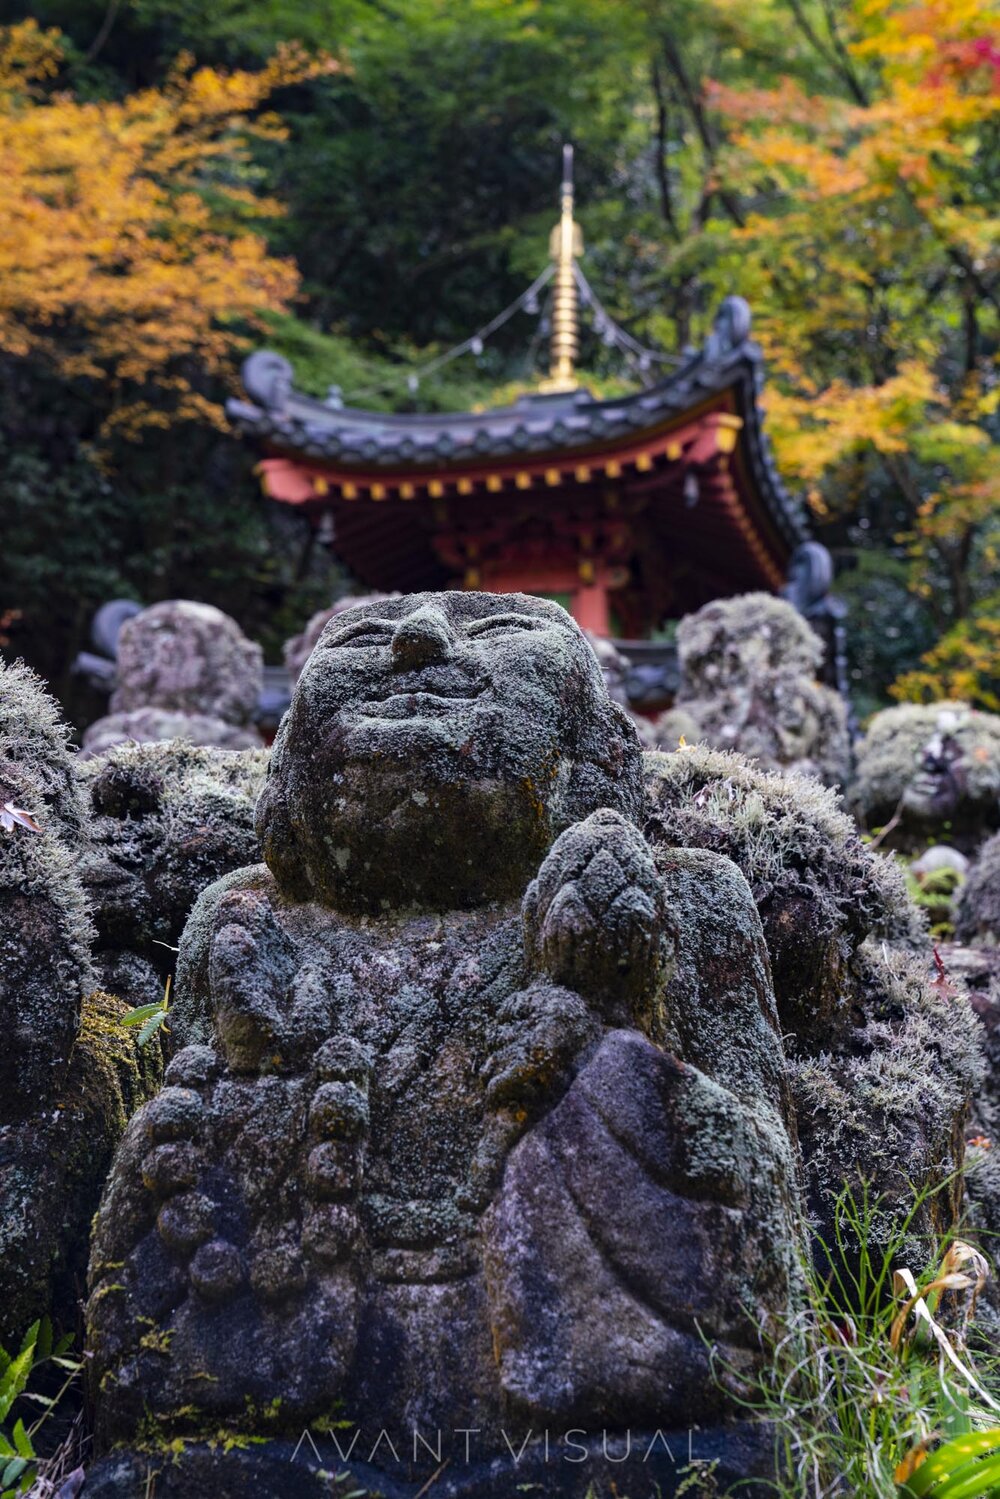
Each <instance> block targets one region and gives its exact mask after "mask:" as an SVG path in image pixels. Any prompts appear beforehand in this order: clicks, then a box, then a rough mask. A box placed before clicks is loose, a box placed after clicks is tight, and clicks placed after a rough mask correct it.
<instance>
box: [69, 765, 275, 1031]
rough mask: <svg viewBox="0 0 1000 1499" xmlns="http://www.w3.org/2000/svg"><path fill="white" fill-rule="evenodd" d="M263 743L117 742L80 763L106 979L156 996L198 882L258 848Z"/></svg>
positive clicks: (87, 862)
mask: <svg viewBox="0 0 1000 1499" xmlns="http://www.w3.org/2000/svg"><path fill="white" fill-rule="evenodd" d="M266 770H267V751H266V750H263V749H256V750H240V751H237V752H233V751H227V750H220V749H214V748H210V747H207V746H202V745H191V744H186V743H184V742H181V741H175V742H174V743H171V744H142V745H119V746H117V747H116V748H114V749H112V750H110V751H109V752H108V753H107V754H106V755H102V756H99V757H95V758H93V759H90V760H86V761H84V762H83V764H82V765H81V766H80V781H81V785H82V788H83V790H84V792H85V794H86V797H87V802H88V810H89V813H90V842H89V846H88V848H87V851H86V853H85V855H84V857H83V860H82V863H81V874H82V878H83V883H84V888H85V890H86V893H87V896H88V898H89V900H90V903H91V910H92V914H93V919H94V924H95V927H96V941H95V948H94V963H95V966H96V968H97V972H98V977H99V979H100V982H101V985H102V987H104V988H105V989H108V990H110V991H111V992H112V993H115V994H121V995H122V996H123V997H124V998H126V999H128V1001H129V1003H130V1004H133V1005H139V1004H145V1003H153V1002H155V1001H156V1000H158V999H159V998H160V997H161V996H162V994H163V989H164V982H165V980H166V978H167V976H168V974H169V973H170V972H171V971H172V970H173V967H174V953H175V950H176V948H177V944H178V942H179V941H180V935H181V932H182V930H183V928H184V923H185V921H186V920H187V918H188V914H189V913H190V911H191V908H192V906H193V905H194V903H195V901H196V900H197V898H198V896H199V895H200V894H201V892H202V891H203V890H204V889H205V888H206V887H207V886H208V885H211V884H212V883H213V882H214V881H215V880H217V879H218V878H219V877H220V876H221V875H224V874H228V873H229V872H230V871H231V870H233V869H239V868H240V867H241V866H242V865H245V864H248V863H251V862H253V861H254V860H257V859H259V858H260V846H259V844H258V842H257V836H256V833H255V832H254V806H255V803H256V800H257V796H258V794H259V792H260V789H261V787H262V786H263V784H264V775H265V772H266Z"/></svg>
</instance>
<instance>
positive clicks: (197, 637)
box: [110, 599, 263, 724]
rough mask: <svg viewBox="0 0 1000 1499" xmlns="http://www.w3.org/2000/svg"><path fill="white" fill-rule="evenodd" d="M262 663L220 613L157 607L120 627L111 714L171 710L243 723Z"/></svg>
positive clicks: (175, 604)
mask: <svg viewBox="0 0 1000 1499" xmlns="http://www.w3.org/2000/svg"><path fill="white" fill-rule="evenodd" d="M262 663H263V657H262V655H261V649H260V646H259V645H255V644H254V642H253V641H252V640H248V639H247V638H246V636H245V635H244V634H243V631H242V630H241V629H240V627H239V625H238V624H237V623H236V621H235V620H234V619H230V617H229V615H228V614H223V612H222V610H221V609H216V608H214V607H213V605H211V604H196V603H192V602H191V601H190V600H188V599H175V600H171V601H170V602H168V603H163V604H154V605H153V606H152V608H150V609H143V610H142V612H141V613H140V614H137V615H135V616H134V617H133V618H132V619H129V620H126V621H125V623H124V625H122V630H121V634H120V636H119V637H118V670H117V682H116V686H115V690H114V692H113V694H112V696H111V703H110V707H111V711H112V713H132V712H134V711H135V709H137V708H168V709H174V710H176V711H177V712H180V713H205V714H208V715H209V716H211V717H213V718H221V719H223V720H224V721H225V722H226V723H231V724H246V723H249V722H250V720H251V719H252V717H253V714H254V710H255V709H256V707H257V699H258V697H259V696H260V687H261V671H262Z"/></svg>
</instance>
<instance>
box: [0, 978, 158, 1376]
mask: <svg viewBox="0 0 1000 1499" xmlns="http://www.w3.org/2000/svg"><path fill="white" fill-rule="evenodd" d="M126 1009H127V1006H126V1005H125V1004H124V1003H123V1002H122V1001H121V1000H119V999H117V998H115V997H114V996H112V995H109V994H102V993H100V992H96V993H93V994H89V995H88V996H87V998H86V999H85V1000H84V1001H83V1005H82V1013H81V1019H80V1029H79V1032H78V1035H77V1037H76V1042H75V1044H74V1046H73V1049H72V1053H71V1055H70V1061H69V1067H68V1070H67V1073H66V1077H65V1080H64V1081H63V1083H62V1086H61V1087H59V1088H58V1089H55V1090H50V1091H49V1092H48V1094H47V1095H46V1096H45V1098H44V1107H42V1108H38V1109H37V1110H36V1112H35V1113H34V1114H32V1115H30V1116H28V1117H26V1118H23V1119H20V1120H18V1121H14V1122H8V1121H4V1122H3V1123H0V1267H2V1268H0V1343H3V1344H4V1345H5V1346H6V1347H8V1348H9V1347H10V1346H11V1345H15V1346H16V1344H17V1342H18V1341H19V1339H20V1337H21V1336H22V1334H23V1333H24V1332H25V1330H26V1329H27V1328H28V1327H29V1326H30V1325H31V1323H32V1322H34V1321H35V1319H36V1318H38V1317H40V1316H42V1315H43V1314H44V1313H47V1312H48V1313H52V1314H53V1315H54V1316H55V1319H56V1321H57V1323H60V1324H61V1325H62V1326H63V1327H66V1328H69V1329H72V1328H73V1326H74V1324H75V1322H76V1317H77V1309H78V1307H79V1305H80V1303H81V1301H82V1298H83V1296H84V1293H85V1289H86V1272H87V1242H88V1237H89V1230H90V1222H91V1219H92V1218H93V1215H94V1209H95V1207H96V1205H97V1202H98V1199H99V1197H100V1194H101V1189H102V1187H103V1185H104V1179H105V1177H106V1176H107V1173H108V1168H109V1167H110V1165H111V1159H112V1156H113V1154H114V1149H115V1145H116V1144H117V1142H118V1140H119V1139H120V1138H121V1135H122V1133H123V1131H124V1129H125V1125H126V1123H127V1121H128V1119H129V1117H130V1115H131V1114H133V1113H134V1112H135V1110H136V1109H137V1108H138V1107H139V1105H140V1104H141V1103H143V1102H144V1100H145V1099H146V1098H148V1097H149V1096H150V1094H151V1092H152V1091H153V1089H154V1088H155V1086H156V1083H157V1080H158V1079H157V1069H156V1062H155V1055H154V1054H153V1053H151V1052H149V1051H142V1050H140V1049H139V1048H137V1047H136V1045H135V1038H134V1033H133V1032H131V1031H129V1030H126V1029H125V1028H124V1027H123V1026H122V1024H121V1016H122V1015H123V1014H124V1013H125V1011H126Z"/></svg>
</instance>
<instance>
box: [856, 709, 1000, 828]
mask: <svg viewBox="0 0 1000 1499" xmlns="http://www.w3.org/2000/svg"><path fill="white" fill-rule="evenodd" d="M857 756H858V763H857V774H856V776H855V779H854V781H853V783H852V785H851V788H850V801H851V805H852V807H853V808H854V811H855V813H856V815H857V816H858V818H859V820H860V822H861V824H862V826H863V827H866V828H878V827H882V828H887V829H888V831H887V833H886V835H885V837H884V840H883V841H884V843H885V846H886V847H887V848H895V849H901V850H905V851H914V852H920V851H921V850H922V849H924V848H926V847H927V845H928V844H929V843H948V844H953V845H954V846H955V847H956V848H958V849H959V850H960V851H961V852H963V853H966V854H968V853H971V852H973V851H974V850H975V849H976V848H977V847H978V845H979V844H980V843H981V842H982V841H983V839H984V838H985V837H987V836H988V835H989V833H990V832H992V831H993V830H994V829H996V828H997V827H1000V715H997V714H995V713H981V712H979V711H978V710H977V709H975V708H970V707H969V706H968V704H966V703H951V702H945V703H929V704H922V705H917V704H913V703H902V704H900V706H899V707H898V708H886V709H885V710H884V711H883V712H881V713H876V714H875V716H874V718H873V719H872V721H871V723H870V724H869V725H868V730H867V733H866V734H865V737H864V739H863V740H862V741H861V743H860V744H859V746H858V752H857Z"/></svg>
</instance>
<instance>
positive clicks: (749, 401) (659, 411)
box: [226, 297, 808, 546]
mask: <svg viewBox="0 0 1000 1499" xmlns="http://www.w3.org/2000/svg"><path fill="white" fill-rule="evenodd" d="M749 331H750V313H749V308H748V307H747V305H746V303H745V302H744V301H743V299H742V298H740V297H727V298H726V300H725V302H724V303H723V304H722V307H721V308H720V311H719V314H718V316H717V317H716V321H715V325H714V328H713V331H712V333H711V334H710V335H709V338H708V339H707V341H706V343H705V346H704V348H702V349H701V350H699V351H698V352H696V353H693V354H692V355H691V356H690V357H689V358H687V359H686V360H685V361H684V362H683V363H681V364H680V366H679V367H678V368H677V369H676V370H675V371H674V372H673V373H672V374H670V375H669V376H668V377H667V378H666V379H664V380H662V381H660V382H659V383H658V384H656V385H653V386H650V387H649V388H647V389H645V390H641V391H637V392H635V393H634V394H633V395H629V396H625V397H620V398H612V399H610V400H597V399H595V398H594V397H593V396H592V395H590V393H589V392H588V391H585V390H576V391H571V392H569V393H567V394H558V395H526V396H522V397H521V398H520V399H519V400H518V401H516V402H515V403H514V404H513V405H511V406H503V407H498V408H495V409H493V410H489V411H483V412H459V413H453V412H444V413H434V414H431V415H427V414H410V413H404V414H385V413H383V412H375V411H364V410H360V409H354V408H352V407H345V406H337V405H334V404H332V403H328V402H324V401H321V400H317V399H315V398H314V397H312V396H307V395H304V394H302V392H300V391H297V390H296V389H295V387H294V383H293V374H294V372H293V370H292V366H291V365H290V364H289V363H288V361H287V360H286V359H284V358H283V357H282V355H280V354H276V353H273V352H271V351H269V350H260V351H258V352H257V353H255V354H252V355H251V356H250V357H249V358H248V359H247V360H246V362H245V363H244V366H243V383H244V387H245V389H246V391H247V395H248V396H249V397H250V399H249V400H239V399H236V400H231V401H229V402H228V403H227V407H226V409H227V413H228V415H229V418H230V420H231V421H232V423H233V425H234V426H235V427H236V428H237V429H238V430H239V431H241V432H243V433H244V434H246V435H247V436H248V437H252V438H253V439H255V440H256V441H257V442H259V443H262V444H263V445H265V446H266V447H267V448H269V449H270V450H272V451H277V452H282V453H288V454H293V455H296V456H299V457H301V458H303V459H307V460H310V461H311V462H313V463H320V464H323V463H328V464H330V465H331V466H333V467H335V468H336V469H337V470H338V471H341V472H346V471H349V470H350V469H352V468H358V469H364V470H365V471H367V472H372V471H376V470H381V469H384V470H386V471H387V472H388V471H393V472H397V473H398V472H400V471H409V472H413V473H415V474H418V473H419V472H420V471H421V470H425V469H430V468H433V469H435V470H440V469H442V468H447V467H450V466H452V465H455V466H459V465H463V464H469V463H475V464H477V465H479V466H488V465H489V462H490V460H491V459H498V460H499V459H508V460H509V459H510V458H511V457H514V458H523V459H525V460H529V459H537V458H541V457H545V456H547V455H549V454H555V453H560V452H563V453H565V452H580V453H583V452H584V451H594V450H602V449H606V448H613V447H615V446H616V445H619V444H622V443H629V442H631V443H635V442H636V441H637V440H641V438H642V435H643V433H645V432H647V431H648V432H654V431H656V430H657V429H658V428H661V427H663V426H664V425H666V424H668V423H669V422H670V421H671V420H673V419H676V418H678V417H682V416H683V415H685V414H686V413H689V412H691V411H693V410H695V409H697V408H698V407H700V406H702V405H703V404H704V403H705V402H706V401H709V400H710V399H711V398H712V397H713V396H718V395H719V394H720V393H722V392H725V391H734V393H735V396H736V405H737V409H738V411H739V414H740V416H741V417H742V420H743V428H742V431H741V443H742V444H743V445H744V452H745V454H746V458H747V461H748V465H749V468H750V472H751V474H752V477H753V481H754V484H755V487H756V488H757V490H758V492H759V494H760V496H761V499H762V501H763V503H764V507H765V509H766V510H767V512H768V513H769V514H770V516H771V519H772V521H773V522H774V524H775V526H776V528H777V529H778V531H779V532H780V533H781V535H782V536H783V537H784V539H785V541H786V542H787V543H788V544H789V545H792V546H794V545H795V544H796V543H797V542H799V541H802V540H803V539H804V538H805V537H806V536H808V527H807V525H806V522H805V519H804V516H803V512H802V509H801V506H800V504H799V502H798V501H797V500H796V499H795V498H794V497H793V496H792V495H791V494H790V493H789V491H788V490H787V489H786V487H785V485H784V483H783V482H782V480H781V477H780V475H779V474H778V471H777V469H776V467H775V464H774V459H773V456H772V453H771V447H770V443H769V441H768V438H767V434H766V432H765V431H764V428H763V423H762V413H761V410H760V405H759V396H760V392H761V388H762V385H763V360H762V355H761V351H760V348H759V347H758V345H757V344H755V343H754V342H752V341H751V339H750V337H749Z"/></svg>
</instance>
